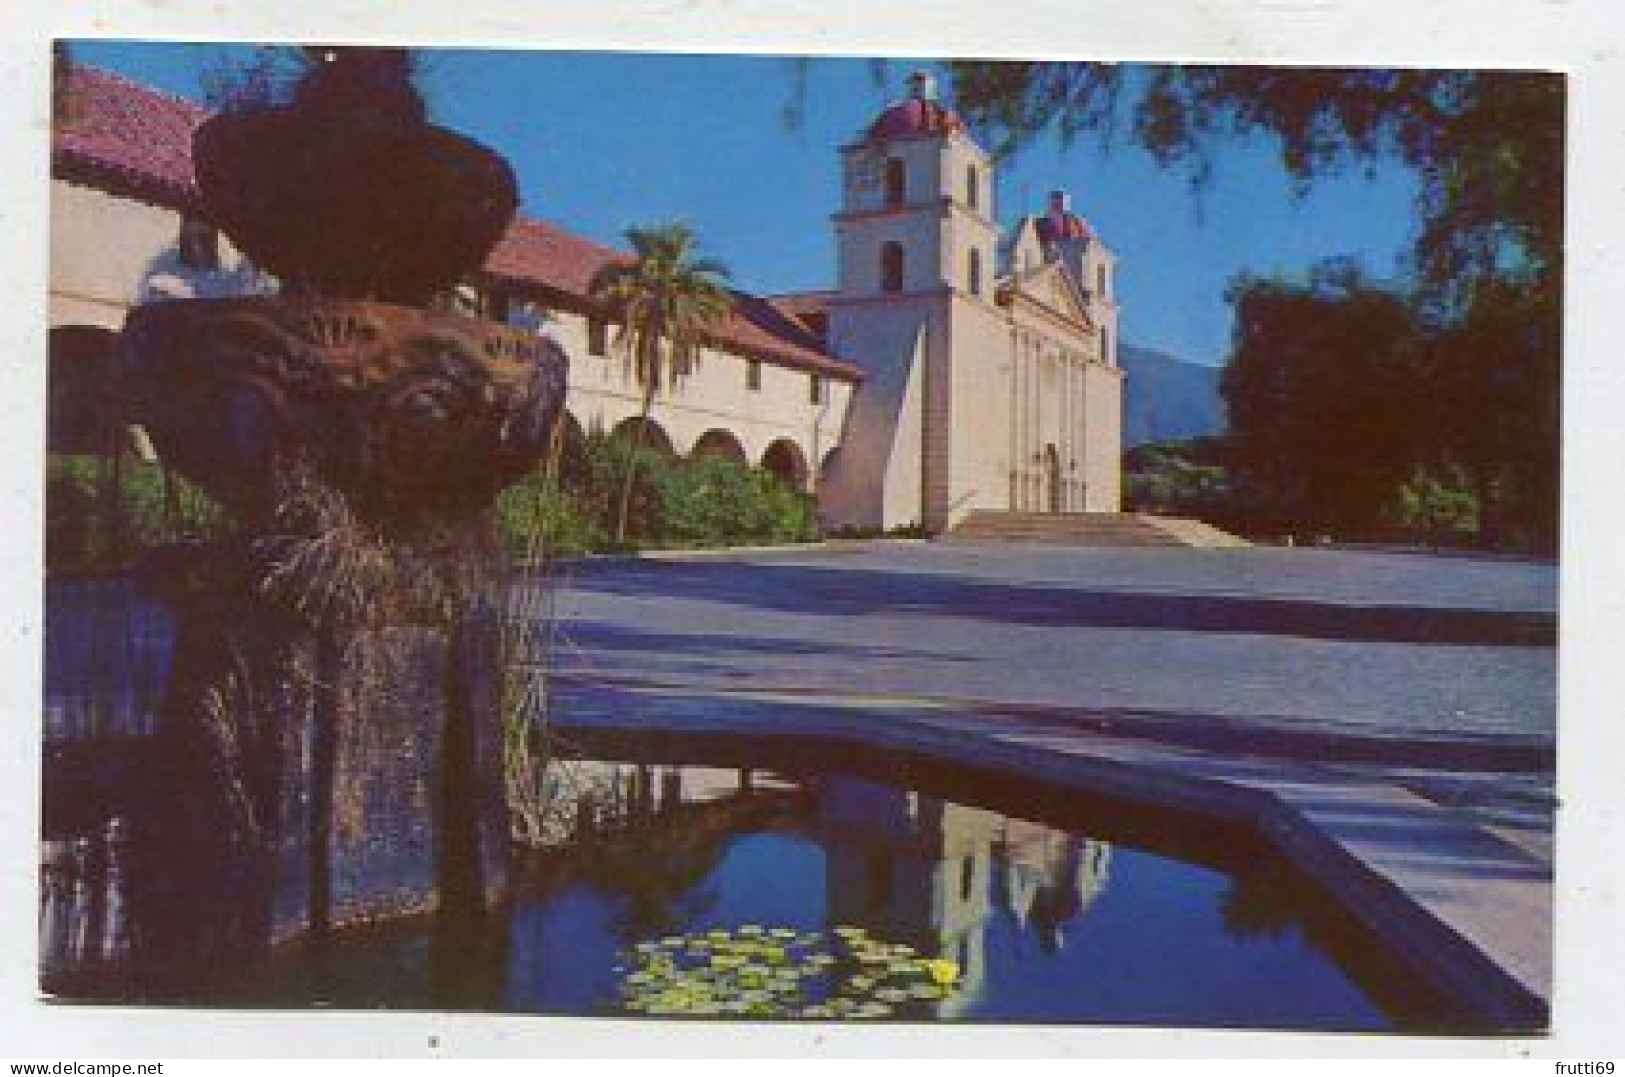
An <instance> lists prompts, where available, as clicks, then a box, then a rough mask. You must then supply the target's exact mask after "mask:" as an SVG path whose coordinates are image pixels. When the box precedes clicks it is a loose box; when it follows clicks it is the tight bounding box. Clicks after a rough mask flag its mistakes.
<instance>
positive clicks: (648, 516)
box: [497, 432, 818, 557]
mask: <svg viewBox="0 0 1625 1077" xmlns="http://www.w3.org/2000/svg"><path fill="white" fill-rule="evenodd" d="M634 460H635V461H636V470H635V471H634V473H633V483H632V497H631V500H630V504H629V510H628V513H627V529H626V534H627V543H626V544H625V548H632V549H636V548H652V547H666V548H673V547H686V548H696V547H717V546H739V545H757V544H759V545H768V544H776V543H785V542H804V541H808V540H811V539H813V538H816V537H817V533H818V522H817V514H816V513H815V511H814V508H813V503H812V499H811V498H810V497H808V496H807V495H806V494H804V493H801V492H800V491H797V490H792V489H790V488H789V487H787V486H785V485H784V484H783V483H781V482H779V481H778V480H777V479H775V478H774V477H773V476H772V475H770V474H768V473H767V472H765V471H762V470H760V469H758V468H752V467H748V466H745V465H742V464H736V463H732V462H730V461H726V460H716V459H709V460H703V459H702V460H675V459H672V458H670V457H668V456H665V455H664V454H662V453H660V452H657V451H655V450H653V449H649V448H642V449H640V448H637V447H636V446H634V445H632V444H630V443H629V442H627V441H625V440H623V439H620V438H614V437H610V436H607V435H605V434H602V433H598V432H593V433H591V434H589V435H587V437H586V438H585V439H583V441H582V442H581V444H580V445H579V446H577V447H574V448H573V449H572V450H571V451H570V452H569V454H568V455H567V456H566V457H565V458H564V459H563V460H561V462H560V464H559V465H558V466H557V467H555V468H554V469H552V470H553V471H554V472H556V477H549V475H548V470H549V469H547V468H542V469H539V470H538V471H537V472H536V473H534V474H532V475H531V476H529V477H528V478H526V479H524V480H523V481H521V482H519V483H516V484H515V485H514V486H512V487H510V488H509V489H508V490H507V491H505V492H504V493H503V495H502V497H501V499H500V500H499V502H498V509H497V520H498V526H499V529H500V531H501V535H502V539H503V543H504V545H505V546H506V547H507V549H508V550H509V551H510V552H511V553H513V554H514V555H515V556H519V557H525V556H527V555H528V554H529V553H530V552H531V551H533V550H536V549H537V548H539V550H540V551H541V552H545V553H548V554H565V555H569V554H580V553H587V552H613V551H614V550H615V549H616V547H615V544H614V542H613V540H612V537H611V536H613V535H614V534H615V518H616V514H617V513H618V512H619V511H620V501H621V489H622V484H623V483H624V482H625V479H626V469H627V467H628V466H629V465H630V464H631V463H632V462H633V461H634Z"/></svg>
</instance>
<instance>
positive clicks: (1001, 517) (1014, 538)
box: [944, 510, 1247, 549]
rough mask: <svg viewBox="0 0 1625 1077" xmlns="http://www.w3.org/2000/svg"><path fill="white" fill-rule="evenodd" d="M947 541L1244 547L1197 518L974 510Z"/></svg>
mask: <svg viewBox="0 0 1625 1077" xmlns="http://www.w3.org/2000/svg"><path fill="white" fill-rule="evenodd" d="M944 540H945V541H947V542H962V543H973V542H1013V543H1035V544H1043V545H1071V546H1122V547H1201V548H1209V549H1213V548H1226V547H1237V546H1245V545H1247V543H1246V542H1245V541H1243V540H1242V539H1239V538H1237V537H1235V536H1234V535H1230V534H1227V533H1225V532H1223V531H1220V530H1219V529H1218V528H1216V527H1213V526H1212V525H1210V524H1207V523H1204V522H1202V521H1201V520H1190V519H1183V518H1179V517H1169V516H1149V515H1144V514H1139V513H1106V512H1089V513H1043V512H992V511H988V510H977V511H975V512H972V513H971V514H970V515H969V516H967V517H966V518H965V519H964V520H963V521H962V522H961V523H960V524H959V525H958V526H957V527H955V528H954V529H953V530H952V531H951V532H949V533H948V534H947V535H946V536H944Z"/></svg>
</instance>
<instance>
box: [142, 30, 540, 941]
mask: <svg viewBox="0 0 1625 1077" xmlns="http://www.w3.org/2000/svg"><path fill="white" fill-rule="evenodd" d="M306 53H307V56H308V58H309V64H308V71H307V73H306V74H304V75H303V76H302V77H301V78H300V80H299V81H298V82H297V83H296V84H295V85H294V86H293V88H292V90H291V92H290V93H289V94H287V95H285V98H284V99H282V100H276V101H272V100H262V101H258V102H255V103H253V104H249V105H245V106H240V107H237V108H234V109H229V110H226V111H223V112H221V113H220V114H218V115H216V116H215V117H213V118H211V119H210V120H208V121H207V122H205V123H204V124H203V125H202V126H201V127H200V128H199V130H198V131H197V133H196V136H195V139H194V160H195V168H196V174H197V181H198V187H199V190H200V194H201V199H202V202H203V208H204V211H205V213H206V215H207V216H208V218H209V219H210V220H211V221H213V222H214V223H215V224H217V225H218V226H219V227H220V228H221V229H222V230H223V231H224V232H225V233H226V234H227V235H229V236H230V237H231V239H232V240H233V241H234V242H235V243H236V245H237V246H238V248H239V249H240V250H242V251H243V252H244V253H245V254H246V255H247V256H248V257H249V258H251V259H252V260H253V261H254V262H255V263H256V264H258V265H259V266H261V267H262V268H264V269H266V270H268V271H269V272H271V273H273V274H274V275H275V276H276V277H277V279H278V280H279V282H280V285H281V288H280V294H278V295H277V296H275V297H255V298H238V299H213V300H184V301H177V302H168V303H159V304H153V305H149V306H145V307H141V308H138V309H136V310H134V311H132V312H131V314H130V316H129V318H128V320H127V322H126V324H125V328H124V333H123V336H122V344H121V348H122V353H121V371H122V376H123V378H124V380H125V383H126V385H125V391H126V393H127V394H128V398H129V399H130V401H131V406H132V408H133V412H134V414H133V415H132V419H133V421H136V422H139V423H141V424H142V425H143V426H144V427H145V428H146V430H147V431H148V433H149V434H150V435H151V437H152V440H153V442H154V444H155V446H156V448H157V450H158V453H159V455H160V456H161V457H162V458H163V459H164V460H165V461H166V462H167V463H168V464H169V465H170V466H171V467H173V468H175V469H176V470H178V471H179V472H180V473H181V474H183V475H184V476H186V477H187V478H189V479H191V480H193V481H194V482H196V483H198V484H199V485H201V486H202V487H204V488H205V489H206V490H207V491H209V492H210V493H211V494H212V495H213V496H214V497H215V498H216V499H217V500H218V501H219V502H220V503H221V504H222V505H224V506H225V507H226V508H227V509H228V510H229V513H230V516H231V519H232V520H233V521H234V525H235V528H234V532H233V534H232V535H231V536H230V537H228V538H223V539H219V540H215V541H212V542H210V543H206V544H205V543H200V544H196V545H191V546H186V547H171V548H168V549H165V550H161V551H158V552H157V553H156V554H155V555H154V556H153V557H152V558H151V559H150V561H149V563H148V564H147V565H146V566H145V568H144V572H143V576H144V579H145V581H146V582H147V584H148V585H149V586H150V587H151V588H152V589H153V590H154V591H155V592H157V593H158V594H159V595H160V596H161V597H163V598H164V600H165V601H166V602H167V603H168V604H169V605H170V606H171V607H172V609H173V610H174V611H175V615H176V620H177V626H178V627H177V639H176V650H175V658H174V664H173V668H172V672H171V680H170V684H169V688H168V692H167V696H166V701H165V707H164V714H163V722H162V732H161V734H160V736H161V737H162V738H163V739H164V745H163V751H162V758H163V767H164V781H163V784H164V787H165V789H166V791H167V796H166V797H165V803H164V805H163V806H162V810H159V811H155V812H154V814H153V821H152V822H151V823H150V824H149V825H148V826H147V827H145V828H144V835H141V836H138V838H139V840H141V841H143V842H144V843H145V851H144V852H141V853H140V854H139V855H138V859H139V860H141V861H142V862H146V863H152V862H153V860H154V858H157V859H159V860H161V861H162V863H163V869H162V871H155V872H152V873H151V876H152V877H151V879H150V880H149V883H148V884H147V885H146V886H145V888H144V889H143V888H137V889H142V892H141V893H137V894H133V895H132V896H133V898H135V899H139V900H142V907H143V909H144V910H145V913H144V915H143V916H142V917H141V918H140V920H139V921H137V924H136V927H137V935H138V938H137V946H140V944H141V939H142V938H145V939H147V940H148V943H149V946H148V948H149V950H152V951H158V950H162V951H163V952H165V953H169V954H175V955H182V956H184V955H185V954H186V953H188V952H191V953H194V954H204V953H206V954H208V955H210V960H211V961H213V960H230V955H232V954H238V953H253V952H256V951H258V950H262V949H265V948H268V947H270V946H272V945H274V944H277V943H280V942H284V941H288V940H292V939H296V938H300V937H308V936H312V935H315V936H318V937H319V936H320V935H321V934H322V933H324V932H326V931H329V930H332V929H337V928H341V927H346V926H349V925H356V924H361V923H367V922H373V921H378V920H383V919H389V918H395V917H401V916H405V915H410V914H418V913H437V914H441V915H442V916H446V917H467V916H476V915H477V914H478V913H479V912H480V911H481V910H482V909H484V908H486V907H488V906H489V905H490V904H491V903H493V902H495V901H498V900H500V898H501V895H502V892H503V889H504V886H505V876H506V873H505V863H506V846H507V837H508V822H507V818H506V806H505V803H504V796H503V778H502V764H501V754H502V719H501V715H500V699H499V694H500V693H499V681H500V677H499V669H498V663H497V660H496V654H495V642H496V615H495V612H494V611H495V609H496V603H495V600H494V599H493V594H492V592H493V588H494V586H495V584H494V581H493V579H492V578H491V568H490V566H491V565H492V563H493V554H494V541H493V530H492V524H491V508H492V504H493V502H494V499H495V497H496V495H497V494H498V492H499V491H500V490H501V489H502V488H503V487H504V486H505V485H507V484H509V483H511V482H512V481H514V480H515V479H517V478H518V477H519V476H521V475H522V474H523V473H525V472H526V471H527V470H529V469H531V468H532V467H534V466H535V465H536V463H537V462H538V460H539V459H540V457H541V455H542V453H543V450H544V447H545V445H546V443H547V441H548V439H549V436H550V433H551V431H552V428H553V426H554V423H555V421H556V420H557V418H558V416H559V415H560V413H561V410H562V407H563V402H564V394H565V377H566V371H567V361H566V358H565V356H564V355H563V353H562V352H561V351H560V350H559V348H558V347H557V345H555V344H553V343H552V342H551V341H549V340H547V339H545V338H542V337H538V336H536V335H535V334H532V333H526V332H523V331H520V330H516V329H510V328H508V327H505V326H502V325H499V324H496V323H493V322H488V321H484V320H479V319H474V318H469V317H463V316H459V315H456V314H451V313H445V312H442V311H440V310H438V309H435V306H434V304H433V300H434V298H435V297H436V296H437V295H438V294H442V293H444V292H445V291H446V289H448V288H449V287H451V286H453V285H454V284H455V283H456V281H457V280H458V279H459V277H461V276H463V275H465V274H467V273H469V272H471V271H474V270H476V269H477V268H478V267H479V266H480V264H481V262H482V261H483V259H484V257H485V255H486V253H487V252H488V251H489V250H490V248H491V247H492V246H493V245H494V244H495V243H496V241H497V240H498V238H499V237H500V236H501V235H502V233H503V231H504V229H505V228H506V227H507V225H508V223H509V221H510V220H511V218H512V216H513V213H514V211H515V208H516V204H517V197H516V190H515V182H514V177H513V174H512V171H511V170H510V168H509V167H508V165H507V164H506V162H504V161H503V160H502V159H501V158H500V157H498V156H497V155H495V154H494V153H492V152H490V151H489V150H486V149H485V148H483V147H481V146H479V145H477V144H475V143H473V142H471V141H469V140H468V139H466V138H463V137H461V136H458V135H456V134H453V133H452V132H450V131H447V130H444V129H442V128H439V127H436V126H433V125H431V124H429V123H428V122H427V121H426V120H425V117H424V109H423V104H422V101H421V99H420V98H419V97H418V95H417V93H416V92H415V90H414V89H413V87H412V84H411V80H410V61H409V59H408V57H407V55H406V54H405V53H404V51H402V50H391V49H309V50H306ZM132 886H134V884H133V883H132Z"/></svg>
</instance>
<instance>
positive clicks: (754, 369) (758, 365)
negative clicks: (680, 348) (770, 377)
mask: <svg viewBox="0 0 1625 1077" xmlns="http://www.w3.org/2000/svg"><path fill="white" fill-rule="evenodd" d="M745 388H747V389H749V390H750V391H751V392H753V393H754V392H757V391H759V390H760V389H761V388H762V361H761V360H760V359H746V360H745Z"/></svg>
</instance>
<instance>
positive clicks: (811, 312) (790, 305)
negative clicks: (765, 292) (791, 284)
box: [767, 290, 835, 318]
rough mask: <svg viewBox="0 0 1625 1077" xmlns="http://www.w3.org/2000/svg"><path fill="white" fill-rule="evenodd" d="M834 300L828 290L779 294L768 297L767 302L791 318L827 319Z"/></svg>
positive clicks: (833, 294)
mask: <svg viewBox="0 0 1625 1077" xmlns="http://www.w3.org/2000/svg"><path fill="white" fill-rule="evenodd" d="M834 299H835V293H834V292H832V291H828V290H822V291H813V292H780V293H779V294H778V295H770V296H768V297H767V301H768V302H769V303H772V304H773V305H774V306H775V307H778V308H779V309H780V310H782V311H784V312H785V313H786V314H788V315H790V316H791V317H792V318H807V317H814V318H816V317H828V316H829V305H830V303H831V302H832V301H833V300H834Z"/></svg>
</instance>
